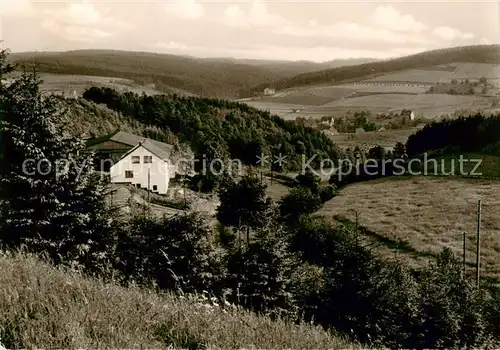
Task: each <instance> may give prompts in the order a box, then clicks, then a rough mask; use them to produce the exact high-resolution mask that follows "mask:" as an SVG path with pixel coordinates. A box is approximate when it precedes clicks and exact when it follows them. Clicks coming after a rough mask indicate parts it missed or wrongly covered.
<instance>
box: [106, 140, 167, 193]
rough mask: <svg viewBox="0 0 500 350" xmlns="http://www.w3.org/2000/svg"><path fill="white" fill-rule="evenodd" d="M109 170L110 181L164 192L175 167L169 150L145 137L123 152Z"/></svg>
mask: <svg viewBox="0 0 500 350" xmlns="http://www.w3.org/2000/svg"><path fill="white" fill-rule="evenodd" d="M109 172H110V176H111V182H112V183H126V184H132V185H134V186H136V187H141V188H145V189H149V190H150V191H152V192H156V193H158V194H166V193H167V191H168V186H169V182H170V179H171V178H173V177H175V172H176V169H175V166H174V165H173V164H171V161H170V153H169V152H167V151H166V150H165V149H162V148H160V147H158V145H156V144H154V143H153V142H152V141H151V140H149V139H145V140H143V141H141V142H139V143H138V144H137V145H136V146H135V147H133V148H132V149H131V150H129V151H128V152H127V153H125V154H124V155H123V156H122V157H121V159H120V160H119V161H118V162H117V163H116V164H114V165H113V166H112V167H111V168H110V171H109Z"/></svg>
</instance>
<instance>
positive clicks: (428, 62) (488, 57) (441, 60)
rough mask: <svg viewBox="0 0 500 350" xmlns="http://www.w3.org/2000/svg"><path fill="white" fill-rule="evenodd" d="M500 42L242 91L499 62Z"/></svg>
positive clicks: (314, 74) (327, 71) (340, 69)
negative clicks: (411, 70) (449, 65)
mask: <svg viewBox="0 0 500 350" xmlns="http://www.w3.org/2000/svg"><path fill="white" fill-rule="evenodd" d="M499 53H500V45H475V46H460V47H453V48H447V49H440V50H433V51H426V52H423V53H419V54H415V55H411V56H406V57H401V58H395V59H390V60H384V61H376V62H369V63H364V64H360V65H354V66H342V67H338V68H333V69H325V70H319V71H316V72H309V73H302V74H299V75H296V76H294V77H291V78H283V79H280V80H277V81H275V82H273V83H272V84H269V83H267V82H266V83H265V84H260V85H257V86H255V87H254V88H252V89H249V90H243V91H242V93H241V94H242V95H246V96H252V95H253V94H254V93H257V92H260V91H262V90H263V89H264V88H265V87H267V86H268V85H270V86H272V87H274V88H275V89H278V90H283V89H288V88H294V87H298V86H310V85H318V84H328V83H330V84H331V83H332V82H335V83H336V84H338V83H341V82H353V81H359V80H364V79H371V78H376V77H377V76H382V75H386V74H388V73H394V72H397V71H402V70H409V69H419V68H424V67H428V66H438V65H448V64H450V63H455V62H469V63H500V55H499Z"/></svg>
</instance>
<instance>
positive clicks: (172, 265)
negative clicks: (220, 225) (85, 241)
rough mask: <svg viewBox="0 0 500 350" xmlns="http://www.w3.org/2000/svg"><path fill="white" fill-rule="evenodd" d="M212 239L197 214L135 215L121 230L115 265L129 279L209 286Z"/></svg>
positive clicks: (175, 286)
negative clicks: (126, 226) (157, 216)
mask: <svg viewBox="0 0 500 350" xmlns="http://www.w3.org/2000/svg"><path fill="white" fill-rule="evenodd" d="M212 239H213V237H212V232H211V231H210V229H209V228H208V227H207V226H206V223H205V221H204V220H203V219H202V218H201V217H200V216H199V215H197V214H185V215H180V216H174V217H173V218H170V219H167V218H164V219H153V218H148V217H138V218H134V219H133V220H132V222H131V223H130V226H129V228H128V229H126V230H124V232H123V233H122V234H121V237H120V240H119V244H118V247H117V257H118V263H117V267H118V268H119V269H120V270H121V271H122V272H123V273H124V275H125V276H127V277H128V278H129V279H133V280H136V281H138V282H140V283H142V284H146V285H147V284H151V283H153V284H156V285H157V286H158V287H160V288H162V289H169V290H177V291H179V290H180V291H182V292H194V291H201V290H210V289H211V288H212V287H214V285H215V275H214V270H217V269H218V267H217V266H216V264H215V265H214V259H215V258H216V252H215V249H214V246H213V243H212ZM215 260H216V259H215Z"/></svg>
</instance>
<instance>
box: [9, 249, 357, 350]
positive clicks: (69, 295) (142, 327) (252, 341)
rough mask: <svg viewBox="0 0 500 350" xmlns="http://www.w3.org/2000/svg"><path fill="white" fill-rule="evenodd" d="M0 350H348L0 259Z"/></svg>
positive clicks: (243, 317) (195, 301)
mask: <svg viewBox="0 0 500 350" xmlns="http://www.w3.org/2000/svg"><path fill="white" fill-rule="evenodd" d="M0 269H1V270H2V271H3V272H2V274H0V286H2V287H1V288H0V342H1V344H0V348H1V347H2V346H1V345H3V346H5V347H6V348H9V349H19V348H34V347H36V348H45V349H55V348H59V349H61V348H79V349H80V348H127V349H132V348H175V349H180V348H189V349H201V348H207V347H208V348H222V349H236V348H251V347H256V348H261V349H277V348H293V349H313V348H316V349H341V348H344V349H345V348H347V347H353V346H354V345H353V344H348V343H346V342H344V341H343V340H341V339H340V338H336V337H333V336H332V335H330V334H328V333H327V332H325V331H324V330H322V329H321V328H320V327H314V326H310V325H305V324H301V325H294V324H291V323H288V322H285V321H283V320H275V321H272V320H271V319H269V318H268V317H264V316H257V315H256V314H253V313H251V312H248V311H243V310H237V309H233V308H231V307H218V306H215V305H213V304H212V303H211V302H210V301H208V300H206V299H205V300H203V299H202V298H195V297H189V296H187V297H178V296H175V295H173V294H169V293H167V294H157V293H154V292H152V291H149V290H141V289H139V288H134V287H130V288H124V287H120V286H118V285H115V284H112V283H105V282H103V281H101V280H97V279H90V278H84V277H82V275H81V274H79V273H77V272H72V271H69V270H63V269H58V268H55V267H53V266H51V265H49V264H47V263H44V262H42V261H40V260H38V259H36V258H34V257H30V256H25V255H21V254H5V253H2V254H1V255H0Z"/></svg>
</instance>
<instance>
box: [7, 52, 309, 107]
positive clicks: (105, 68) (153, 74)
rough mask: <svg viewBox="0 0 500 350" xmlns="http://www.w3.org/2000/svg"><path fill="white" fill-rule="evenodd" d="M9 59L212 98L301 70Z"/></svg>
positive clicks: (191, 61) (97, 55)
mask: <svg viewBox="0 0 500 350" xmlns="http://www.w3.org/2000/svg"><path fill="white" fill-rule="evenodd" d="M11 59H12V60H13V61H14V62H16V63H23V62H24V63H28V64H29V65H31V64H33V63H34V64H36V65H37V70H38V71H39V72H46V73H54V74H74V75H90V76H101V77H110V79H111V78H116V77H118V78H125V79H130V80H132V81H134V82H136V83H137V84H139V85H148V84H154V87H155V89H156V90H159V91H161V92H164V93H187V94H189V93H191V94H194V95H199V96H203V97H217V98H235V97H238V96H239V91H240V90H241V89H248V88H251V87H253V86H255V85H258V84H264V83H266V82H271V81H273V80H275V79H280V78H282V77H285V76H289V75H293V74H296V73H298V72H300V71H301V68H300V67H297V68H296V69H295V68H290V69H288V70H286V69H285V70H281V69H276V68H273V67H266V66H258V65H251V64H246V63H244V62H237V61H233V62H232V61H224V60H218V59H213V60H212V59H202V58H194V57H191V58H189V57H185V56H177V55H166V54H157V53H146V52H141V53H138V52H133V53H132V52H126V51H118V50H75V51H68V52H59V53H46V52H45V53H43V54H40V53H36V52H32V53H15V54H13V55H12V57H11ZM124 84H127V85H128V84H129V83H128V82H125V83H124Z"/></svg>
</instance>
